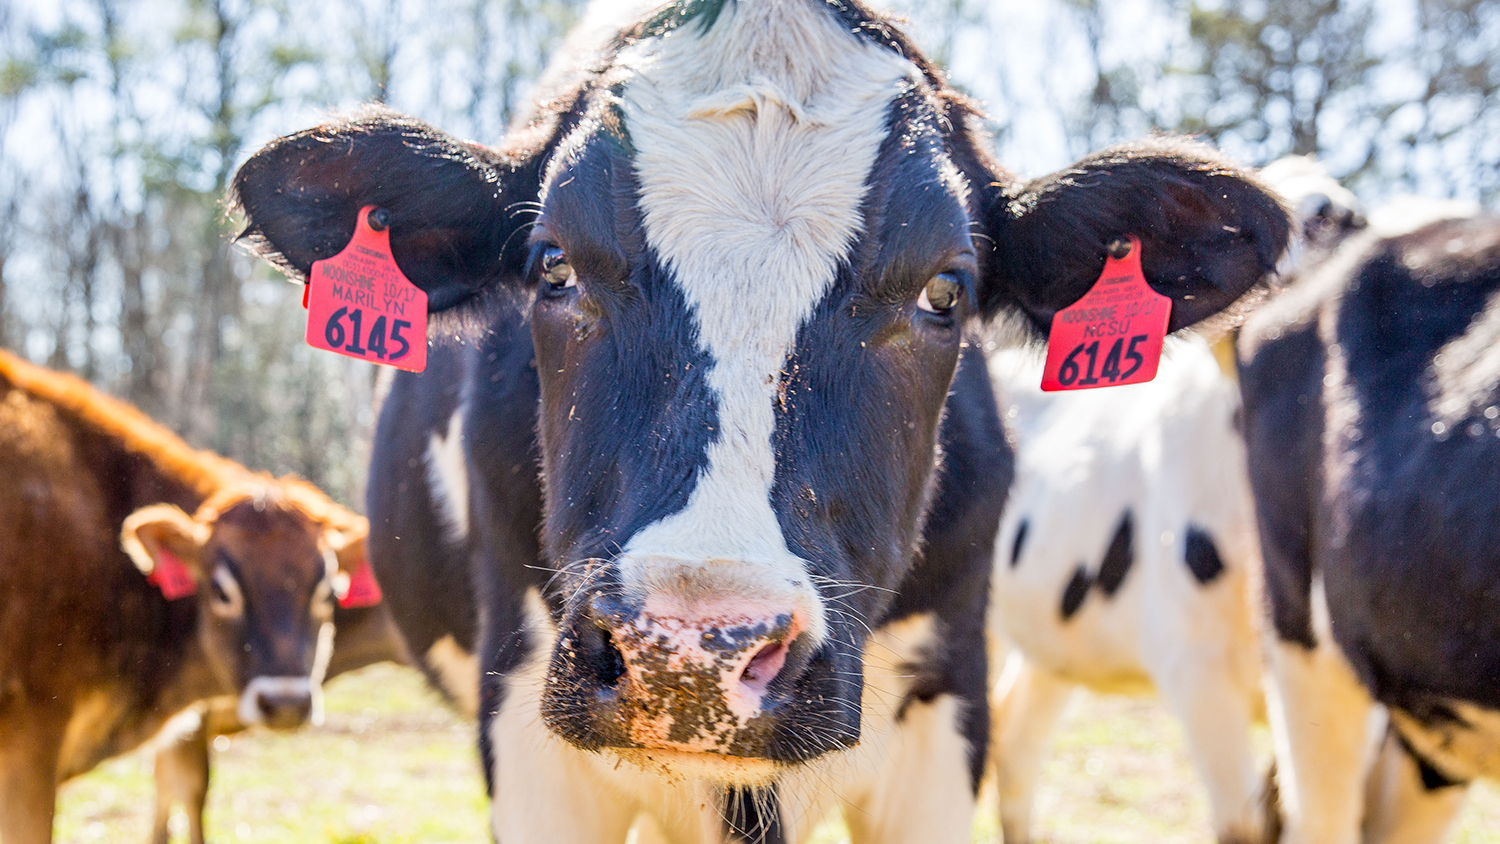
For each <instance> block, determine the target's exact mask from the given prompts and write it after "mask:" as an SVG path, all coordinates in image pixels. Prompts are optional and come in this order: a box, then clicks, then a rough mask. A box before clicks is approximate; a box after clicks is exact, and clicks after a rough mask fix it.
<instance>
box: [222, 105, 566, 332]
mask: <svg viewBox="0 0 1500 844" xmlns="http://www.w3.org/2000/svg"><path fill="white" fill-rule="evenodd" d="M540 158H541V155H540V154H534V153H533V154H530V155H520V154H518V156H504V155H501V154H499V153H496V152H494V151H492V150H489V149H486V148H485V147H482V146H479V145H478V144H472V143H466V142H463V141H459V140H458V139H456V138H454V137H452V136H451V135H448V134H446V133H443V132H440V131H438V130H436V129H434V128H432V127H431V126H428V125H427V124H425V123H422V122H421V121H419V120H415V119H413V118H410V117H407V116H405V115H402V114H399V113H397V112H394V111H391V110H389V109H385V108H380V107H369V108H366V109H364V110H362V111H359V112H356V113H354V114H352V115H349V116H347V117H345V118H342V119H338V120H334V121H331V122H329V123H326V124H324V125H322V126H318V127H316V128H313V129H309V130H306V131H304V132H298V133H297V134H294V135H288V136H286V137H283V138H279V139H277V140H275V141H272V142H271V143H269V144H267V145H266V146H265V147H263V148H262V149H261V150H260V151H259V152H257V153H255V155H253V156H251V157H250V159H249V160H248V161H246V162H245V163H244V165H243V166H241V167H240V169H239V171H238V172H237V173H236V174H235V177H234V182H233V184H232V185H231V188H230V197H229V202H230V207H231V210H237V211H240V212H242V213H243V214H244V216H245V229H244V231H243V232H242V233H241V234H240V235H239V238H238V240H239V242H241V243H242V244H245V245H246V246H248V247H249V248H250V250H251V251H253V252H255V253H257V254H259V255H260V256H261V257H264V258H266V259H267V260H269V261H271V262H272V263H274V264H276V265H277V266H278V267H280V268H281V269H282V271H283V272H285V273H286V274H287V275H289V276H290V277H292V278H293V279H295V280H299V281H304V282H305V281H306V280H307V278H308V275H309V273H311V271H312V264H313V262H314V261H319V260H323V259H325V258H330V257H332V256H334V255H335V254H337V253H338V252H340V251H341V250H342V249H343V248H344V247H345V246H346V245H348V243H349V240H350V238H351V237H352V236H353V234H354V226H355V217H356V215H357V214H358V213H359V209H360V208H362V207H364V206H366V205H375V206H379V207H380V208H383V209H385V210H386V212H387V213H388V214H389V218H388V219H389V226H390V233H391V234H390V241H391V253H392V256H393V257H394V258H395V260H396V264H397V266H399V267H400V268H401V271H402V272H403V273H404V274H405V275H406V277H407V278H409V279H410V280H411V281H412V283H414V284H416V285H417V286H418V287H420V288H422V289H423V290H425V291H427V294H428V307H429V309H430V310H432V311H433V312H437V311H442V310H446V309H448V308H451V307H453V306H455V305H458V304H460V303H462V302H464V301H467V300H469V299H471V298H472V297H473V296H474V295H475V294H476V293H479V292H480V291H483V290H486V289H488V288H491V287H493V286H495V285H496V284H498V283H500V282H501V281H502V280H503V279H505V278H507V277H511V278H516V277H518V276H519V275H520V271H521V269H522V268H523V267H524V265H525V261H526V252H527V244H526V238H525V237H524V236H518V234H517V233H518V231H519V230H520V229H521V228H522V227H523V226H525V225H527V224H529V222H530V219H531V217H530V216H529V215H528V214H527V213H525V211H524V209H527V208H529V207H530V201H531V200H535V199H536V193H537V191H538V190H539V188H538V185H539V183H540V176H539V168H540V161H539V159H540ZM534 159H535V160H534Z"/></svg>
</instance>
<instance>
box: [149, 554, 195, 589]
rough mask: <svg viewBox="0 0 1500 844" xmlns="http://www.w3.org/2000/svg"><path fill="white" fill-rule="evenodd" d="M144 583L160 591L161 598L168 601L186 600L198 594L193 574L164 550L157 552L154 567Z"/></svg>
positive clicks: (175, 557)
mask: <svg viewBox="0 0 1500 844" xmlns="http://www.w3.org/2000/svg"><path fill="white" fill-rule="evenodd" d="M146 582H147V583H149V584H151V585H152V586H155V587H156V588H157V589H160V590H161V595H162V597H163V598H166V599H167V600H168V601H175V600H177V599H178V598H186V597H187V596H189V595H195V594H197V592H198V581H196V580H194V579H193V573H192V572H191V571H188V567H187V566H186V565H185V564H183V562H182V561H181V560H179V559H177V556H176V555H175V554H173V553H172V552H171V551H168V550H167V549H165V548H162V549H159V551H158V552H157V557H156V565H155V566H153V567H152V568H151V573H150V574H148V575H146Z"/></svg>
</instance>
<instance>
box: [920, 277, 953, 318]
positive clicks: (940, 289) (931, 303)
mask: <svg viewBox="0 0 1500 844" xmlns="http://www.w3.org/2000/svg"><path fill="white" fill-rule="evenodd" d="M963 293H964V286H963V282H961V281H959V279H958V276H956V275H954V274H953V273H938V274H937V275H935V276H933V277H932V278H930V279H928V281H927V286H926V287H924V288H922V296H921V298H919V299H917V307H919V308H921V309H922V310H924V311H927V312H928V313H933V314H946V313H948V312H949V311H951V310H953V308H954V306H956V305H957V304H958V300H959V299H960V298H962V297H963Z"/></svg>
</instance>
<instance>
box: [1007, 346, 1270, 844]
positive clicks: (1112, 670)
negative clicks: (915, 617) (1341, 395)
mask: <svg viewBox="0 0 1500 844" xmlns="http://www.w3.org/2000/svg"><path fill="white" fill-rule="evenodd" d="M990 369H991V372H992V374H993V376H994V379H995V389H996V392H997V394H998V395H1000V396H1001V397H1002V405H1003V406H1004V407H1005V408H1006V415H1005V419H1006V422H1007V424H1008V425H1009V426H1010V427H1011V429H1012V431H1013V432H1014V434H1015V436H1016V438H1017V465H1016V481H1015V484H1014V487H1013V489H1012V492H1011V498H1010V501H1009V503H1008V504H1007V507H1006V511H1005V516H1004V517H1003V519H1002V520H1001V527H1000V532H999V534H998V535H997V538H996V542H995V559H994V581H993V584H992V587H991V594H992V600H991V603H992V605H991V630H992V631H993V632H994V634H995V636H996V638H997V640H999V641H1000V642H1004V643H1005V644H1006V645H1007V646H1008V648H1007V650H1008V657H1007V659H1006V663H1005V668H1004V670H1003V671H1001V672H1000V675H999V678H998V682H997V683H996V689H995V700H994V707H995V709H994V713H995V714H994V724H995V726H994V729H995V743H994V745H993V748H992V756H993V758H994V766H995V772H996V777H997V786H998V793H999V797H1000V816H1001V823H1002V826H1003V829H1004V835H1005V841H1006V842H1008V844H1019V842H1025V841H1028V840H1031V839H1030V836H1029V830H1028V825H1029V823H1028V822H1029V819H1030V814H1031V800H1032V794H1033V791H1034V788H1035V785H1036V781H1037V778H1038V776H1039V774H1040V772H1041V766H1042V762H1043V761H1044V757H1043V753H1044V750H1045V747H1046V744H1047V738H1048V735H1049V733H1050V731H1051V728H1052V727H1053V725H1055V724H1056V722H1057V719H1058V717H1059V716H1060V715H1061V712H1062V709H1063V707H1064V706H1065V705H1066V703H1067V701H1068V700H1069V698H1070V696H1071V695H1072V693H1073V691H1074V689H1076V688H1077V687H1079V686H1083V687H1086V688H1090V689H1093V690H1095V691H1100V692H1107V693H1125V694H1142V693H1156V694H1158V695H1160V696H1161V698H1162V699H1163V701H1164V702H1165V703H1166V705H1167V707H1168V709H1170V710H1171V712H1172V714H1173V715H1175V716H1176V717H1177V718H1178V719H1180V720H1181V721H1182V723H1183V726H1184V728H1185V731H1186V733H1187V738H1188V745H1189V748H1190V750H1191V753H1192V757H1193V761H1194V763H1195V765H1196V766H1197V768H1198V770H1199V772H1200V775H1201V776H1202V778H1203V781H1204V783H1205V785H1206V786H1207V787H1208V794H1209V805H1210V808H1211V810H1212V815H1213V822H1214V827H1215V832H1216V833H1217V835H1218V840H1219V841H1221V842H1238V843H1240V844H1251V842H1260V841H1262V840H1264V838H1263V835H1264V832H1265V818H1266V811H1265V805H1264V802H1265V801H1264V800H1263V794H1262V783H1263V782H1264V779H1265V778H1264V775H1263V772H1262V771H1261V770H1259V767H1258V764H1257V762H1256V759H1255V753H1254V750H1253V747H1252V744H1251V727H1252V725H1253V724H1254V723H1255V722H1256V721H1258V720H1260V719H1262V718H1263V717H1264V704H1263V700H1262V696H1261V662H1260V658H1259V647H1258V643H1257V636H1256V621H1255V613H1254V604H1253V602H1252V601H1251V598H1250V591H1251V584H1252V582H1253V578H1255V577H1256V576H1257V575H1258V572H1259V556H1258V550H1257V546H1256V537H1255V514H1254V509H1253V507H1252V504H1251V497H1250V488H1249V480H1248V478H1247V477H1246V475H1245V462H1244V461H1245V457H1244V444H1243V442H1242V440H1241V438H1240V433H1239V429H1238V421H1239V391H1238V389H1237V388H1236V385H1235V383H1234V381H1233V379H1231V378H1229V377H1228V376H1226V374H1225V373H1224V372H1223V371H1222V370H1221V368H1220V364H1219V361H1218V360H1217V359H1216V357H1215V355H1214V352H1213V350H1212V349H1211V348H1210V347H1209V345H1208V344H1207V343H1205V342H1204V341H1203V340H1201V339H1198V338H1190V339H1184V340H1181V341H1176V342H1174V343H1172V344H1171V345H1170V346H1169V348H1168V350H1167V353H1166V355H1165V356H1164V357H1163V359H1162V363H1161V369H1160V371H1159V373H1158V374H1157V377H1156V379H1155V380H1154V381H1151V382H1149V383H1146V384H1138V385H1133V386H1127V387H1118V388H1112V389H1109V390H1100V391H1093V392H1078V393H1062V394H1056V393H1053V394H1046V393H1042V392H1041V391H1040V389H1039V388H1038V385H1039V384H1040V382H1041V361H1040V360H1039V359H1035V356H1034V355H1033V354H1032V353H1031V352H1029V351H1027V350H1019V351H1002V352H998V353H996V354H994V355H993V356H992V357H991V361H990Z"/></svg>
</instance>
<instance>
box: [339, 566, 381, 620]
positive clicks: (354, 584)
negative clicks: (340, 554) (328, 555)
mask: <svg viewBox="0 0 1500 844" xmlns="http://www.w3.org/2000/svg"><path fill="white" fill-rule="evenodd" d="M384 597H385V596H384V595H382V594H381V592H380V583H379V582H378V581H377V580H375V570H374V569H372V568H370V561H369V560H362V561H361V562H360V564H359V565H358V566H357V567H355V569H354V573H353V574H351V575H349V588H348V589H346V590H345V591H344V594H343V596H342V597H340V598H339V606H341V607H343V608H344V609H346V610H353V609H360V608H361V607H373V606H375V605H376V604H378V603H380V602H381V600H382V599H383V598H384Z"/></svg>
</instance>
